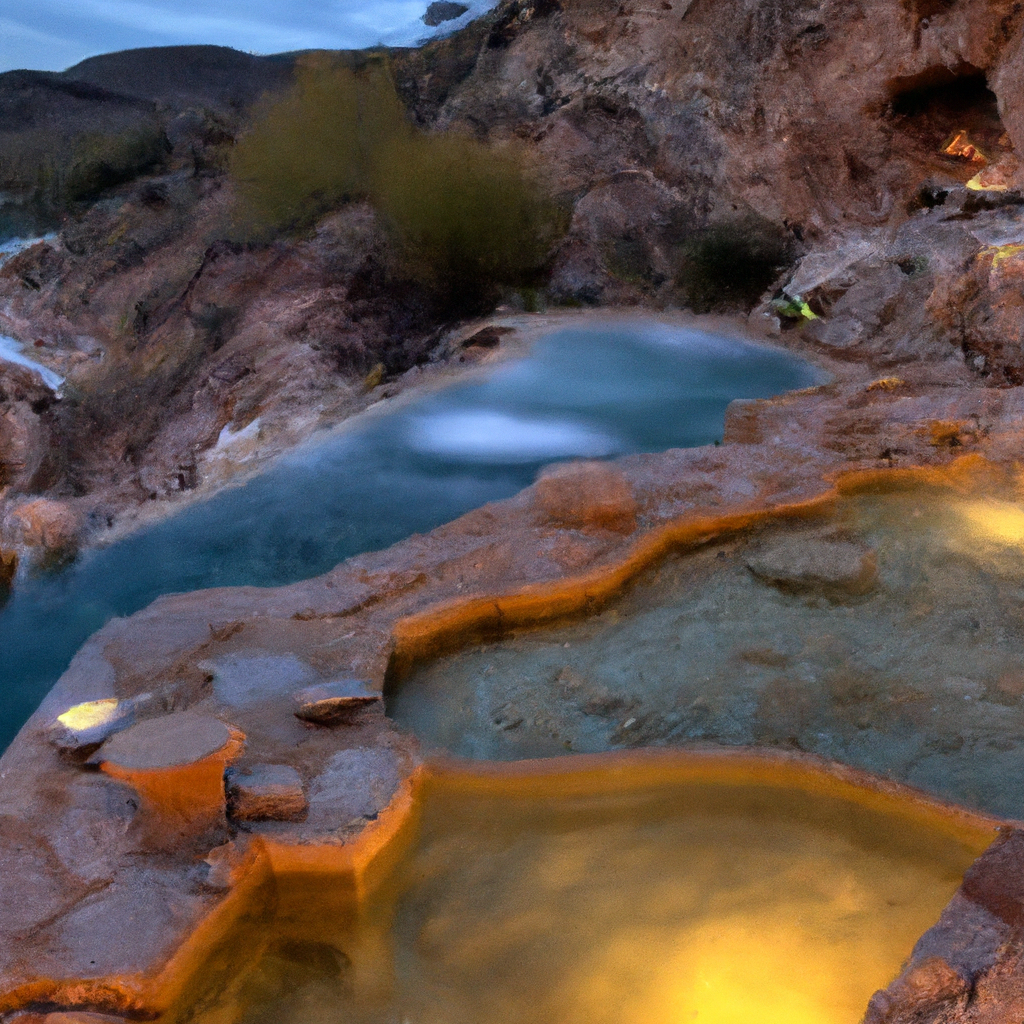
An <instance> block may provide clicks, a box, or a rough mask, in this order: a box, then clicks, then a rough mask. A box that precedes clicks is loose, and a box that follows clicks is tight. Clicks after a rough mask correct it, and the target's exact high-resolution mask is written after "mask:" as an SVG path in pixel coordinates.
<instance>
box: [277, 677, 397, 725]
mask: <svg viewBox="0 0 1024 1024" xmlns="http://www.w3.org/2000/svg"><path fill="white" fill-rule="evenodd" d="M382 699H383V698H382V697H381V695H380V694H379V693H367V692H366V684H365V683H364V682H363V681H362V680H361V679H343V680H340V681H338V682H334V683H323V684H321V685H318V686H308V687H306V689H304V690H300V691H299V692H298V693H297V694H295V701H296V703H297V704H298V705H299V707H298V710H297V711H296V712H295V717H296V718H301V719H302V720H303V721H304V722H312V723H314V724H315V725H338V724H340V723H343V722H349V721H351V720H352V718H353V717H354V716H355V715H356V714H357V713H358V712H360V711H362V710H363V708H369V707H372V706H373V705H374V704H378V703H379V702H380V701H381V700H382Z"/></svg>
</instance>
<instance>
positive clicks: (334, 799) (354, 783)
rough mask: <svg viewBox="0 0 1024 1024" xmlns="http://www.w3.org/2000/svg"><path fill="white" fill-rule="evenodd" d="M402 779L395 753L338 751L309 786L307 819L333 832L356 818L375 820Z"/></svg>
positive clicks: (373, 749) (368, 749)
mask: <svg viewBox="0 0 1024 1024" xmlns="http://www.w3.org/2000/svg"><path fill="white" fill-rule="evenodd" d="M400 779H401V771H400V766H399V761H398V757H397V756H396V754H395V752H394V751H393V750H388V749H386V748H383V749H382V748H380V747H355V748H354V749H352V750H339V751H338V753H336V754H335V755H334V756H333V757H332V758H331V760H330V761H329V762H328V764H327V768H326V769H325V770H324V771H323V772H322V773H321V774H320V775H319V776H317V778H316V779H315V780H314V781H313V783H312V785H311V786H310V794H309V818H308V819H307V820H308V822H309V823H310V824H311V825H315V826H317V827H318V828H321V829H323V830H324V831H330V830H331V829H335V828H340V827H341V826H343V825H346V824H348V823H349V822H350V821H351V820H352V819H353V818H375V817H376V816H377V815H378V814H379V813H380V812H381V811H382V810H384V808H385V807H387V805H388V804H389V803H390V802H391V798H392V797H393V796H394V795H395V790H397V789H398V783H399V781H400Z"/></svg>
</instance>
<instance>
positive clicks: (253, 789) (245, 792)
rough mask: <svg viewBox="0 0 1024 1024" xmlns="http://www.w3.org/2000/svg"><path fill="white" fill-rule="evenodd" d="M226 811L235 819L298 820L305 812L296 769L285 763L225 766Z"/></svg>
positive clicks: (303, 795) (300, 781) (300, 784)
mask: <svg viewBox="0 0 1024 1024" xmlns="http://www.w3.org/2000/svg"><path fill="white" fill-rule="evenodd" d="M225 778H226V782H227V798H228V813H229V814H230V815H231V817H232V818H235V819H237V820H239V821H298V820H299V819H301V818H302V817H303V816H304V815H305V813H306V794H305V792H304V791H303V789H302V778H301V776H300V775H299V773H298V772H297V771H296V770H295V769H294V768H292V767H291V766H290V765H286V764H259V765H255V766H254V767H252V768H247V769H229V770H228V772H227V774H226V777H225Z"/></svg>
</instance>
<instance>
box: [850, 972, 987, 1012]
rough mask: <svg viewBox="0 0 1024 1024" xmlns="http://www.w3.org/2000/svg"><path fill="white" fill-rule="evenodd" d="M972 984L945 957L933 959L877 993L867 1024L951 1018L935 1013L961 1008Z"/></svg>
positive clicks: (871, 1005)
mask: <svg viewBox="0 0 1024 1024" xmlns="http://www.w3.org/2000/svg"><path fill="white" fill-rule="evenodd" d="M970 988H971V986H970V984H969V983H968V982H967V980H966V979H965V978H964V977H963V976H962V975H961V974H960V973H959V972H958V971H956V970H954V969H953V968H952V967H950V966H949V964H947V963H946V961H945V960H943V959H942V958H941V957H937V956H936V957H932V958H931V959H929V960H925V961H924V962H923V963H920V964H918V965H916V966H915V967H913V968H912V969H911V970H909V971H908V972H907V973H906V974H904V975H903V976H902V977H901V978H899V979H898V980H897V981H895V982H893V984H892V985H890V986H889V988H887V989H885V990H883V991H880V992H876V993H875V994H874V996H872V998H871V1002H870V1003H869V1004H868V1012H867V1013H866V1014H865V1016H864V1024H922V1022H924V1021H932V1020H944V1021H948V1020H950V1019H951V1018H950V1017H948V1016H946V1015H945V1014H943V1016H941V1017H933V1016H932V1013H933V1012H937V1011H946V1013H948V1012H949V1011H950V1010H954V1009H956V1008H957V1004H961V1005H962V1004H963V1003H965V1002H966V1001H967V997H968V995H969V994H970Z"/></svg>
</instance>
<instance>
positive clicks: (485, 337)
mask: <svg viewBox="0 0 1024 1024" xmlns="http://www.w3.org/2000/svg"><path fill="white" fill-rule="evenodd" d="M506 334H515V328H513V327H501V326H499V325H498V324H491V326H490V327H485V328H484V329H483V330H481V331H477V332H476V334H474V335H472V336H470V337H469V338H467V339H466V340H465V341H464V342H463V343H462V347H463V348H469V347H470V346H474V347H479V348H497V347H498V346H499V345H500V344H501V339H502V338H503V337H504V336H505V335H506Z"/></svg>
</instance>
